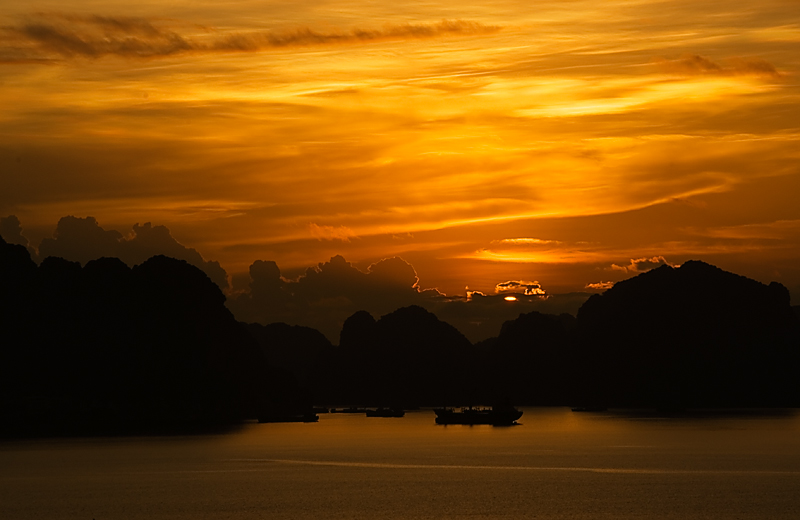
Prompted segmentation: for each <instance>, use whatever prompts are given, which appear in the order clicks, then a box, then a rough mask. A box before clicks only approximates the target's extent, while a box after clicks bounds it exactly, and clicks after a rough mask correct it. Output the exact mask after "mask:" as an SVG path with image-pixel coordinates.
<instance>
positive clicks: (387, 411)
mask: <svg viewBox="0 0 800 520" xmlns="http://www.w3.org/2000/svg"><path fill="white" fill-rule="evenodd" d="M433 411H434V413H435V414H436V420H435V422H436V424H443V425H448V424H462V425H469V426H472V425H478V424H486V425H492V426H513V425H515V424H517V420H519V418H520V417H522V410H518V409H516V408H514V407H512V406H503V407H489V408H476V407H472V406H469V407H464V408H449V407H445V408H435V409H434V410H433ZM320 413H347V414H364V415H366V416H367V417H403V416H404V415H405V410H403V409H402V408H398V407H380V408H359V407H357V406H350V407H346V408H331V409H328V408H320V407H314V408H311V409H310V410H309V411H308V412H305V413H297V414H280V413H274V414H262V415H261V416H259V418H258V422H260V423H278V422H317V421H319V415H318V414H320Z"/></svg>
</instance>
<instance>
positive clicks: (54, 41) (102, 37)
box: [0, 14, 501, 62]
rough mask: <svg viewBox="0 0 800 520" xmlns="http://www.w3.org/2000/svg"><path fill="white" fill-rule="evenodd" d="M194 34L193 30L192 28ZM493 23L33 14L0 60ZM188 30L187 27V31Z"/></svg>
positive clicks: (393, 35)
mask: <svg viewBox="0 0 800 520" xmlns="http://www.w3.org/2000/svg"><path fill="white" fill-rule="evenodd" d="M192 29H193V32H195V33H196V32H197V28H192ZM500 29H501V28H500V27H498V26H493V25H487V24H482V23H480V22H473V21H467V20H443V21H441V22H439V23H432V24H424V23H420V24H394V25H393V24H387V25H384V26H383V27H382V28H380V29H364V28H354V29H351V30H350V31H341V32H321V31H315V30H313V29H311V28H300V29H295V30H293V31H288V32H269V31H260V32H248V33H235V34H219V33H218V32H217V31H213V30H207V31H206V33H205V34H199V35H197V34H194V35H188V34H181V33H179V32H177V31H176V30H173V29H168V28H165V27H161V26H159V25H156V24H154V23H153V22H151V21H149V20H147V19H143V18H133V17H109V16H96V15H91V16H79V15H63V14H61V15H55V14H50V15H38V16H36V17H33V18H31V19H29V20H27V21H25V22H23V23H20V24H17V25H12V26H6V27H4V28H2V29H0V30H2V31H3V32H5V33H6V34H7V35H9V36H11V37H12V38H11V39H12V40H13V42H14V45H15V46H14V47H6V48H4V49H2V50H0V55H3V56H5V57H6V59H5V60H4V61H6V62H8V61H14V60H13V59H11V58H10V57H15V59H16V60H22V61H31V60H35V59H41V58H43V57H47V56H59V57H61V58H72V57H84V58H100V57H103V56H119V57H124V58H155V57H167V56H172V55H175V54H181V53H190V52H195V53H197V52H206V53H208V52H257V51H261V50H267V49H274V48H283V47H291V46H311V45H340V44H357V43H369V42H376V41H383V40H394V39H424V38H436V37H441V36H473V35H483V34H490V33H494V32H497V31H499V30H500ZM187 32H188V31H187Z"/></svg>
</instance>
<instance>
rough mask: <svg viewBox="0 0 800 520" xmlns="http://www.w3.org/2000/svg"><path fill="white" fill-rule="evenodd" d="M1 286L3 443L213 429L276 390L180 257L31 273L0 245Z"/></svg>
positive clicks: (204, 279) (22, 257)
mask: <svg viewBox="0 0 800 520" xmlns="http://www.w3.org/2000/svg"><path fill="white" fill-rule="evenodd" d="M0 285H2V287H0V289H2V290H0V310H2V314H0V333H1V334H2V341H1V342H0V434H2V435H6V436H7V435H62V434H97V433H126V432H127V433H132V432H147V431H165V430H168V429H173V428H179V429H181V430H183V431H187V430H188V429H193V428H196V427H202V428H206V427H211V426H214V427H216V426H219V425H223V424H230V423H233V422H236V421H238V420H240V419H242V418H244V417H249V416H255V412H256V404H257V400H258V399H259V398H260V396H262V395H265V394H267V393H269V392H272V393H277V392H278V391H279V390H280V389H276V388H271V387H270V383H269V382H268V381H265V379H264V377H263V376H264V372H265V371H266V364H265V363H264V361H263V357H262V356H261V354H260V352H259V351H258V347H257V345H256V343H255V341H253V340H252V338H250V336H249V335H248V334H247V333H246V331H244V330H243V329H242V328H241V327H240V326H239V324H238V323H237V322H236V320H235V319H234V317H233V315H232V314H231V313H230V311H229V310H228V309H227V308H226V307H225V305H224V302H225V296H224V295H223V294H222V292H221V291H220V289H219V287H218V286H217V285H216V284H214V283H213V282H212V281H211V280H210V279H209V278H208V276H207V275H206V274H205V273H203V272H202V271H200V270H199V269H198V268H196V267H194V266H191V265H189V264H188V263H187V262H185V261H182V260H175V259H172V258H168V257H164V256H156V257H153V258H150V259H149V260H147V261H145V262H143V263H142V264H140V265H137V266H136V267H134V268H133V269H130V268H128V266H127V265H125V264H124V263H122V262H121V261H120V260H118V259H116V258H101V259H98V260H94V261H91V262H88V263H87V264H86V265H85V266H84V267H83V268H82V267H81V266H80V264H79V263H77V262H69V261H67V260H64V259H61V258H54V257H48V258H46V259H45V260H43V261H42V263H41V265H39V266H38V267H37V266H36V264H35V263H33V262H32V261H31V260H30V257H29V255H28V252H27V250H25V249H24V248H21V247H20V246H11V245H9V244H6V243H5V242H2V241H0ZM273 386H274V385H273Z"/></svg>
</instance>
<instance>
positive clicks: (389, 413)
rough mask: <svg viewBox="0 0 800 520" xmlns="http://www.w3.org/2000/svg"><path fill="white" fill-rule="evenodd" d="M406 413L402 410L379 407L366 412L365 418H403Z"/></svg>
mask: <svg viewBox="0 0 800 520" xmlns="http://www.w3.org/2000/svg"><path fill="white" fill-rule="evenodd" d="M405 414H406V412H405V411H404V410H403V409H402V408H397V407H393V408H386V407H381V408H377V409H375V410H367V417H403V416H404V415H405Z"/></svg>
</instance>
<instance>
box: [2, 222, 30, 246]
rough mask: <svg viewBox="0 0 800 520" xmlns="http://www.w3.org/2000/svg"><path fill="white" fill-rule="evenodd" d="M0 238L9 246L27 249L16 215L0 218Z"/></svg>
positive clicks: (26, 241)
mask: <svg viewBox="0 0 800 520" xmlns="http://www.w3.org/2000/svg"><path fill="white" fill-rule="evenodd" d="M0 236H2V237H3V239H4V240H5V241H6V242H7V243H9V244H18V245H21V246H25V247H28V239H27V238H25V237H24V236H23V235H22V224H20V222H19V219H18V218H17V216H16V215H9V216H7V217H0Z"/></svg>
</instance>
